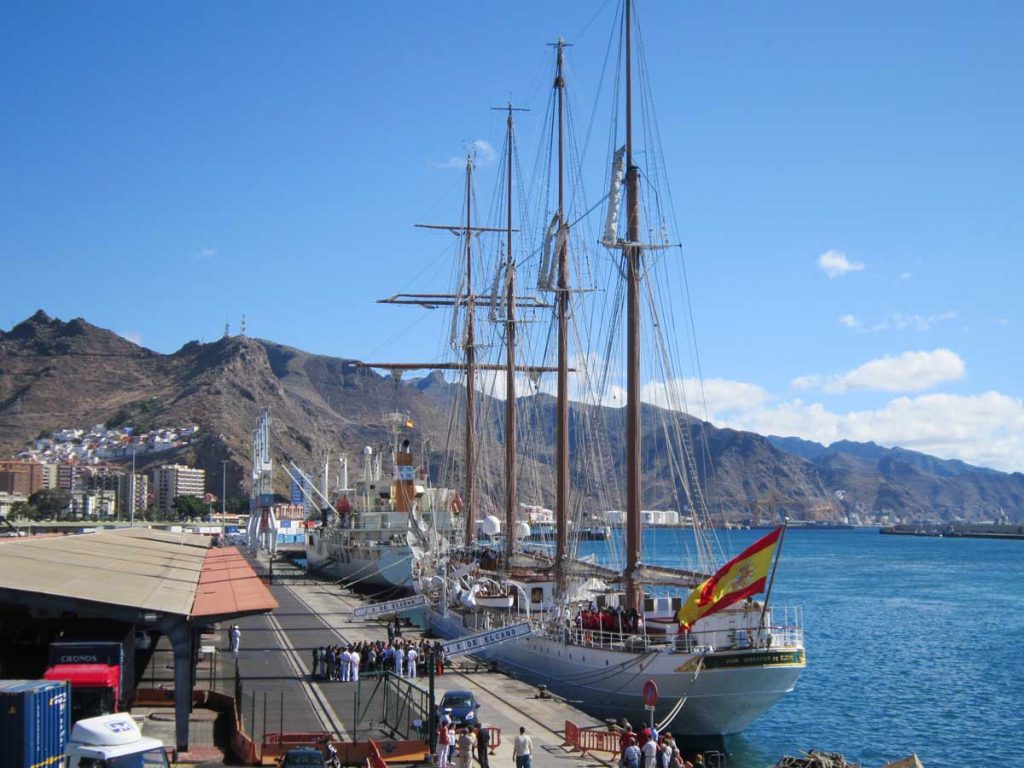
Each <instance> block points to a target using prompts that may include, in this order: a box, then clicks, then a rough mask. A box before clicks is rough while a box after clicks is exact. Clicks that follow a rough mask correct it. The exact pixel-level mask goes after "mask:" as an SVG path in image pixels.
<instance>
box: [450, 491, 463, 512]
mask: <svg viewBox="0 0 1024 768" xmlns="http://www.w3.org/2000/svg"><path fill="white" fill-rule="evenodd" d="M451 510H452V512H455V513H456V514H462V510H463V505H462V497H461V496H459V494H457V493H456V494H455V496H453V497H452V503H451Z"/></svg>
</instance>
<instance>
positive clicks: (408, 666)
mask: <svg viewBox="0 0 1024 768" xmlns="http://www.w3.org/2000/svg"><path fill="white" fill-rule="evenodd" d="M418 658H419V654H418V653H417V652H416V646H415V645H410V646H409V650H408V651H407V652H406V654H405V673H406V674H407V675H408V676H409V677H416V659H418Z"/></svg>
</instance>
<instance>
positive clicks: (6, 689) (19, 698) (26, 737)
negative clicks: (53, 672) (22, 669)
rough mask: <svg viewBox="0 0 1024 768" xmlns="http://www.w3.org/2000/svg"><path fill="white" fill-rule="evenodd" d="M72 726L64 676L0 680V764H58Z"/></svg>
mask: <svg viewBox="0 0 1024 768" xmlns="http://www.w3.org/2000/svg"><path fill="white" fill-rule="evenodd" d="M70 729H71V690H70V686H69V685H68V683H67V682H65V681H63V680H0V768H58V766H60V764H61V761H62V760H63V755H64V749H65V747H66V746H67V743H68V732H69V731H70Z"/></svg>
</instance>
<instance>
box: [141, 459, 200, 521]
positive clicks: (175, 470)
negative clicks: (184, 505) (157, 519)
mask: <svg viewBox="0 0 1024 768" xmlns="http://www.w3.org/2000/svg"><path fill="white" fill-rule="evenodd" d="M205 493H206V470H205V469H195V468H194V467H186V466H184V465H182V464H164V465H163V466H161V467H158V468H157V469H155V470H153V495H154V497H155V498H156V504H157V506H158V507H159V508H160V511H161V512H163V513H164V514H170V513H171V512H173V511H174V499H175V498H177V497H178V496H196V497H198V498H200V499H201V498H202V497H203V494H205Z"/></svg>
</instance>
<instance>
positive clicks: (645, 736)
mask: <svg viewBox="0 0 1024 768" xmlns="http://www.w3.org/2000/svg"><path fill="white" fill-rule="evenodd" d="M619 768H705V767H704V759H703V756H702V755H697V756H696V757H695V758H694V760H693V762H692V763H691V762H690V761H689V760H687V759H686V758H685V757H683V753H682V752H680V751H679V747H678V746H676V740H675V738H673V736H672V734H671V733H664V734H662V733H658V730H657V728H655V727H653V726H649V725H645V726H644V727H643V728H641V729H640V730H638V731H634V730H633V726H632V725H630V723H629V721H628V720H626V719H625V718H623V720H622V726H621V729H620V731H619Z"/></svg>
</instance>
